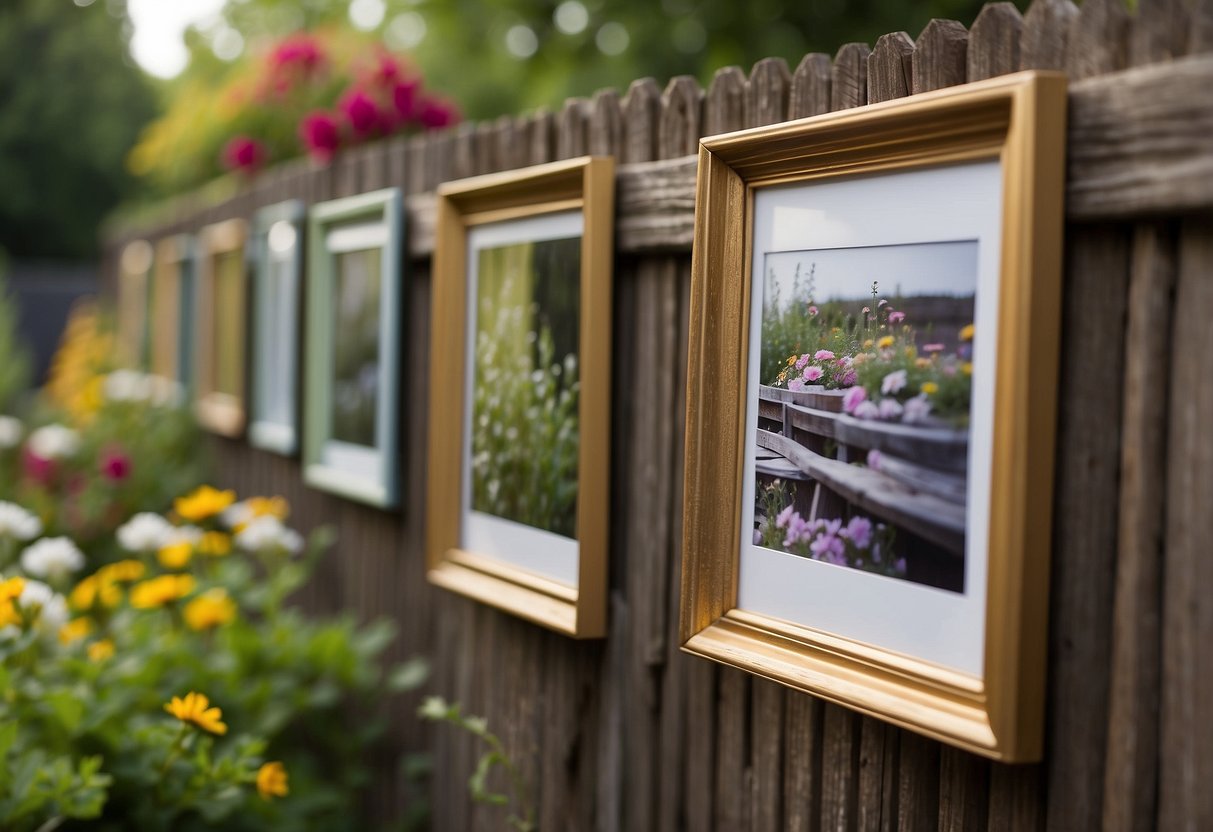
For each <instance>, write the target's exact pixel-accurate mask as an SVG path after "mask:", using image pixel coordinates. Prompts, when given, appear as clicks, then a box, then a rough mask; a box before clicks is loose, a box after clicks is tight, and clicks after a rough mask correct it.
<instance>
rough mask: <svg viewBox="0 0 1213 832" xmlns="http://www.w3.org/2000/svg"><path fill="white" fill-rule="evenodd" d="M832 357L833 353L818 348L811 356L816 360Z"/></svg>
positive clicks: (827, 359)
mask: <svg viewBox="0 0 1213 832" xmlns="http://www.w3.org/2000/svg"><path fill="white" fill-rule="evenodd" d="M833 357H834V353H832V352H830V351H829V350H818V351H817V352H815V353H813V358H814V360H816V361H829V360H830V359H831V358H833Z"/></svg>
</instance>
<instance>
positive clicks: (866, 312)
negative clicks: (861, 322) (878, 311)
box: [863, 306, 872, 315]
mask: <svg viewBox="0 0 1213 832" xmlns="http://www.w3.org/2000/svg"><path fill="white" fill-rule="evenodd" d="M871 311H872V310H871V309H869V308H868V307H866V306H865V307H864V308H863V314H865V315H867V314H868V313H870V312H871Z"/></svg>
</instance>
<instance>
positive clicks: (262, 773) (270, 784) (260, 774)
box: [257, 761, 290, 800]
mask: <svg viewBox="0 0 1213 832" xmlns="http://www.w3.org/2000/svg"><path fill="white" fill-rule="evenodd" d="M286 780H287V774H286V769H285V768H283V767H282V763H279V762H277V761H275V762H272V763H266V764H265V765H263V766H262V767H261V768H260V769H258V770H257V794H259V795H261V799H262V800H269V799H270V798H271V797H286V796H287V794H289V793H290V789H289V788H288V787H287V784H286Z"/></svg>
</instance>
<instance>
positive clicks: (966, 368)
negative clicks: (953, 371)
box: [960, 361, 973, 376]
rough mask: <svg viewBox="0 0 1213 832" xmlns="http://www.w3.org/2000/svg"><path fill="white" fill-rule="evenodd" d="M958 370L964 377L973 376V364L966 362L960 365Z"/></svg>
mask: <svg viewBox="0 0 1213 832" xmlns="http://www.w3.org/2000/svg"><path fill="white" fill-rule="evenodd" d="M960 369H961V372H963V373H964V374H965V375H966V376H971V375H973V362H972V361H966V362H965V363H963V364H961V365H960Z"/></svg>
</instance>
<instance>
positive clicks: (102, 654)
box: [88, 638, 114, 662]
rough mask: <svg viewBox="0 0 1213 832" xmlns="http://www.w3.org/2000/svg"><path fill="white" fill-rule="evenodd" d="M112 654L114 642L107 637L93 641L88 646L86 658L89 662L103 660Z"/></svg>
mask: <svg viewBox="0 0 1213 832" xmlns="http://www.w3.org/2000/svg"><path fill="white" fill-rule="evenodd" d="M113 655H114V642H112V641H110V640H109V639H108V638H103V639H101V640H100V641H94V642H93V643H92V644H90V645H89V646H88V659H89V661H91V662H103V661H105V660H106V659H108V658H111V657H112V656H113Z"/></svg>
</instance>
